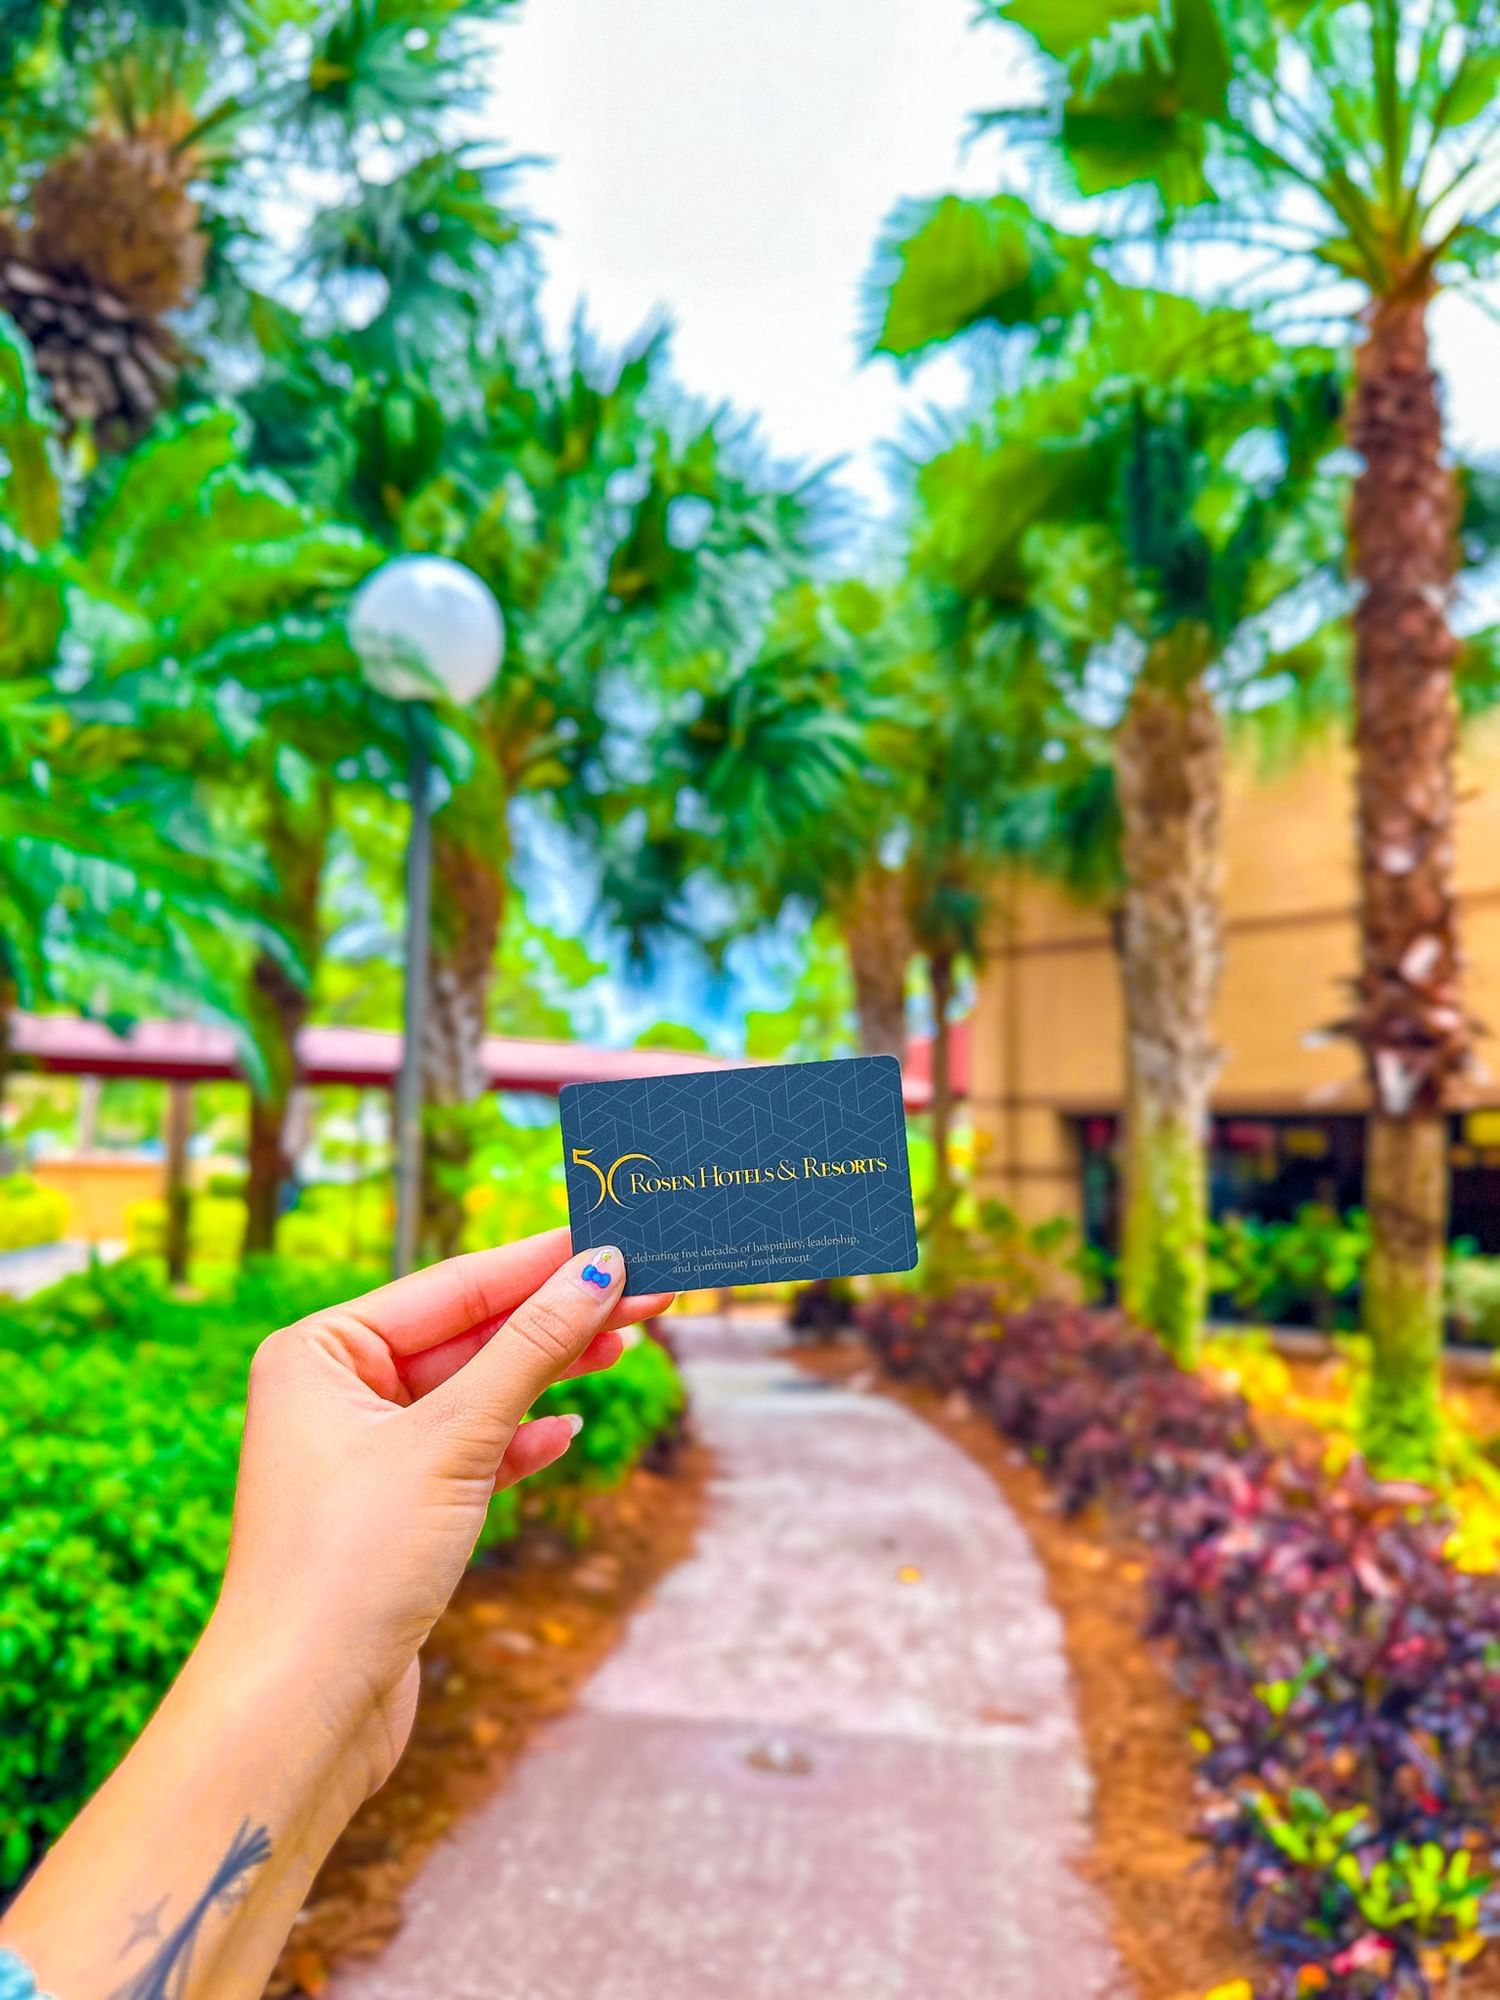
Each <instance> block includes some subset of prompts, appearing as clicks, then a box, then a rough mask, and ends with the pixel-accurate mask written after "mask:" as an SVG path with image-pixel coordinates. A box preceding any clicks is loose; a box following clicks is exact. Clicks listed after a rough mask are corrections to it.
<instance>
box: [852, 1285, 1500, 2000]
mask: <svg viewBox="0 0 1500 2000" xmlns="http://www.w3.org/2000/svg"><path fill="white" fill-rule="evenodd" d="M861 1328H862V1331H863V1334H864V1337H865V1339H866V1340H867V1341H868V1343H869V1345H870V1346H871V1348H872V1349H873V1350H874V1351H875V1352H876V1354H878V1355H879V1356H880V1358H881V1359H882V1360H883V1362H884V1363H885V1365H886V1366H887V1367H888V1368H889V1369H890V1370H891V1371H892V1372H893V1373H895V1374H898V1375H907V1376H915V1377H918V1378H920V1379H922V1380H925V1381H928V1382H931V1383H933V1384H934V1385H936V1386H938V1387H940V1388H942V1389H944V1390H951V1389H952V1388H954V1387H956V1386H964V1387H967V1388H968V1389H969V1391H970V1393H971V1394H972V1396H973V1398H974V1400H975V1402H976V1403H977V1404H978V1405H979V1406H980V1407H982V1408H984V1409H986V1410H987V1411H988V1412H989V1414H990V1416H991V1417H992V1418H993V1420H994V1422H995V1425H996V1427H997V1429H998V1430H999V1431H1000V1432H1001V1433H1002V1434H1003V1435H1004V1436H1005V1437H1007V1438H1010V1439H1012V1440H1013V1441H1014V1442H1015V1443H1017V1444H1018V1445H1020V1446H1021V1447H1022V1448H1023V1449H1024V1450H1025V1451H1026V1452H1027V1454H1028V1455H1029V1456H1030V1457H1031V1458H1032V1459H1033V1461H1034V1462H1035V1463H1036V1464H1037V1465H1039V1466H1040V1467H1041V1469H1042V1471H1043V1472H1044V1473H1045V1474H1046V1476H1047V1477H1048V1479H1049V1480H1051V1481H1052V1482H1053V1484H1054V1485H1055V1486H1056V1488H1057V1491H1058V1495H1059V1499H1060V1502H1061V1505H1062V1507H1063V1509H1064V1511H1065V1512H1067V1513H1076V1512H1078V1511H1080V1510H1081V1509H1083V1508H1084V1507H1087V1506H1088V1505H1089V1504H1090V1503H1092V1502H1096V1501H1097V1502H1101V1503H1102V1504H1104V1505H1105V1506H1107V1507H1109V1508H1110V1509H1112V1510H1114V1511H1116V1512H1117V1513H1122V1514H1123V1515H1124V1517H1125V1519H1126V1521H1127V1522H1128V1525H1129V1526H1130V1528H1131V1529H1132V1531H1133V1532H1134V1533H1135V1534H1136V1535H1137V1536H1138V1537H1139V1538H1140V1540H1141V1541H1142V1542H1143V1543H1144V1544H1145V1545H1146V1547H1147V1550H1148V1554H1149V1564H1148V1573H1149V1589H1150V1604H1151V1610H1150V1617H1149V1624H1148V1631H1149V1633H1150V1634H1151V1635H1152V1636H1155V1637H1159V1638H1162V1639H1165V1640H1167V1641H1169V1642H1170V1647H1171V1653H1172V1658H1173V1662H1174V1667H1175V1671H1176V1673H1177V1676H1178V1678H1179V1680H1180V1682H1181V1683H1182V1685H1183V1686H1184V1688H1185V1689H1186V1691H1187V1693H1188V1694H1189V1696H1190V1698H1191V1700H1192V1702H1193V1704H1194V1707H1195V1709H1196V1711H1197V1715H1198V1718H1199V1721H1200V1724H1201V1742H1202V1744H1203V1745H1204V1748H1203V1750H1202V1757H1201V1764H1200V1772H1201V1777H1202V1779H1203V1782H1204V1787H1205V1792H1206V1797H1207V1804H1206V1808H1205V1813H1204V1831H1205V1833H1206V1834H1207V1835H1208V1837H1209V1838H1210V1839H1211V1841H1212V1843H1213V1845H1214V1847H1215V1848H1216V1850H1217V1851H1218V1852H1219V1853H1220V1855H1221V1856H1222V1857H1223V1858H1224V1860H1225V1863H1226V1865H1227V1868H1228V1870H1229V1873H1230V1877H1231V1884H1232V1893H1233V1896H1234V1900H1235V1904H1236V1908H1237V1910H1238V1912H1239V1913H1240V1915H1241V1917H1242V1918H1243V1919H1244V1920H1246V1921H1247V1922H1248V1923H1249V1924H1250V1925H1251V1927H1252V1929H1253V1931H1254V1933H1255V1935H1256V1937H1257V1939H1258V1941H1259V1943H1260V1945H1261V1947H1262V1949H1263V1951H1264V1953H1265V1954H1266V1956H1267V1958H1268V1959H1269V1960H1270V1962H1271V1963H1272V1964H1273V1966H1274V1967H1275V1968H1276V1970H1275V1971H1274V1973H1273V1975H1272V1979H1271V1982H1270V1983H1269V1984H1267V1985H1266V1986H1264V1988H1263V1992H1262V2000H1294V1996H1298V1995H1304V1994H1306V1993H1309V1992H1312V1991H1317V1992H1320V1993H1323V1994H1326V1995H1327V1996H1329V2000H1398V1996H1426V1995H1428V1994H1430V1993H1432V1992H1434V1991H1435V1990H1437V1986H1436V1985H1435V1982H1441V1981H1442V1980H1444V1979H1445V1977H1446V1970H1447V1968H1448V1967H1449V1966H1450V1965H1456V1964H1458V1963H1462V1962H1463V1961H1464V1960H1466V1959H1467V1958H1469V1957H1471V1956H1473V1955H1474V1954H1475V1953H1476V1952H1477V1951H1478V1949H1479V1948H1480V1946H1481V1944H1482V1941H1483V1939H1484V1937H1485V1936H1486V1935H1487V1934H1489V1933H1490V1932H1491V1931H1494V1930H1500V1894H1497V1892H1496V1890H1495V1888H1494V1886H1493V1874H1494V1870H1495V1864H1496V1862H1497V1861H1500V1832H1497V1826H1496V1809H1497V1806H1500V1587H1497V1584H1496V1581H1495V1580H1494V1579H1492V1578H1489V1577H1478V1576H1469V1575H1464V1574H1462V1573H1461V1572H1460V1571H1458V1570H1457V1569H1455V1568H1454V1567H1453V1565H1452V1564H1451V1563H1450V1562H1448V1560H1447V1559H1446V1557H1445V1556H1444V1554H1443V1542H1444V1538H1445V1535H1446V1532H1447V1530H1446V1526H1445V1524H1444V1522H1443V1520H1442V1518H1441V1516H1440V1514H1439V1513H1438V1512H1437V1511H1436V1510H1435V1508H1434V1506H1433V1504H1432V1501H1431V1496H1430V1495H1428V1494H1427V1493H1426V1492H1425V1491H1423V1490H1422V1489H1420V1488H1416V1487H1405V1486H1396V1485H1390V1484H1380V1483H1378V1482H1376V1481H1375V1480H1373V1479H1371V1478H1370V1477H1369V1476H1368V1474H1367V1473H1366V1472H1365V1471H1364V1469H1363V1468H1362V1466H1360V1465H1359V1463H1358V1462H1355V1463H1354V1464H1352V1465H1351V1466H1350V1467H1348V1468H1347V1469H1346V1470H1345V1471H1344V1472H1343V1473H1341V1474H1340V1475H1339V1476H1337V1477H1329V1476H1327V1475H1326V1474H1325V1473H1324V1472H1323V1470H1322V1468H1321V1466H1320V1465H1319V1464H1318V1463H1316V1462H1315V1461H1314V1460H1312V1459H1311V1458H1303V1457H1300V1456H1298V1455H1296V1454H1277V1453H1274V1452H1272V1451H1271V1450H1270V1449H1269V1448H1268V1447H1267V1445H1266V1444H1265V1442H1264V1441H1263V1440H1262V1439H1261V1438H1260V1437H1259V1435H1258V1434H1257V1431H1256V1427H1255V1423H1254V1420H1253V1417H1252V1415H1251V1412H1250V1409H1249V1407H1248V1406H1247V1404H1246V1403H1245V1402H1244V1400H1243V1399H1242V1398H1241V1397H1240V1396H1238V1395H1236V1394H1233V1393H1231V1392H1229V1391H1227V1390H1226V1389H1224V1388H1222V1387H1221V1386H1219V1385H1217V1384H1216V1383H1214V1382H1212V1381H1210V1380H1208V1379H1206V1378H1204V1377H1201V1376H1197V1375H1192V1374H1188V1373H1185V1372H1184V1371H1183V1370H1182V1369H1180V1368H1178V1367H1177V1365H1176V1364H1175V1363H1174V1362H1173V1361H1172V1360H1171V1358H1170V1357H1169V1356H1168V1355H1167V1353H1166V1352H1165V1350H1164V1349H1163V1348H1162V1347H1161V1345H1160V1344H1159V1343H1158V1342H1157V1341H1156V1340H1154V1339H1153V1338H1152V1337H1151V1336H1150V1335H1149V1334H1146V1333H1144V1332H1142V1331H1141V1330H1140V1329H1139V1328H1137V1327H1135V1326H1133V1325H1131V1324H1130V1322H1129V1321H1127V1320H1126V1319H1125V1318H1123V1317H1122V1316H1121V1315H1120V1314H1118V1313H1111V1312H1099V1311H1092V1310H1087V1309H1084V1308H1081V1307H1070V1306H1065V1305H1056V1304H1053V1305H1043V1306H1037V1307H1033V1308H1031V1309H1030V1310H1028V1311H1026V1312H1022V1313H1016V1314H1012V1315H1009V1316H1007V1317H1005V1318H1004V1319H997V1318H996V1316H995V1314H994V1311H993V1309H992V1307H991V1306H990V1305H989V1301H988V1299H987V1297H986V1295H985V1294H984V1293H983V1292H982V1291H981V1290H980V1289H979V1288H974V1289H972V1290H970V1291H968V1292H965V1293H959V1294H956V1295H955V1296H954V1297H952V1298H951V1299H945V1300H942V1301H928V1300H922V1299H920V1298H915V1297H913V1296H912V1295H910V1294H904V1295H899V1296H898V1295H891V1296H889V1297H884V1298H879V1299H876V1300H874V1301H872V1302H869V1303H867V1304H866V1305H865V1306H864V1307H863V1308H862V1309H861Z"/></svg>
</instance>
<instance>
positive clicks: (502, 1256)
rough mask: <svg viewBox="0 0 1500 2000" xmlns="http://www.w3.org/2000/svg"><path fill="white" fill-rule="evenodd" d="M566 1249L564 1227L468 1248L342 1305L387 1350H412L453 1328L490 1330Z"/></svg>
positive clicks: (435, 1342)
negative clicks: (516, 1240)
mask: <svg viewBox="0 0 1500 2000" xmlns="http://www.w3.org/2000/svg"><path fill="white" fill-rule="evenodd" d="M572 1254H573V1250H572V1243H571V1239H570V1237H569V1233H568V1231H567V1230H566V1229H544V1230H543V1231H542V1233H541V1234H540V1235H539V1236H523V1237H522V1239H521V1241H520V1242H519V1243H503V1244H501V1245H499V1246H498V1247H497V1248H496V1249H494V1250H470V1251H467V1252H466V1253H465V1254H464V1255H463V1256H461V1257H450V1258H448V1259H447V1261H446V1262H445V1263H442V1264H432V1265H429V1266H428V1268H427V1269H426V1270H425V1271H413V1272H412V1273H411V1274H410V1275H409V1276H408V1277H405V1278H396V1279H394V1280H393V1281H392V1283H390V1284H389V1285H381V1286H379V1287H377V1289H376V1290H375V1291H373V1292H365V1293H364V1294H363V1295H362V1296H361V1297H359V1298H357V1299H351V1300H350V1301H349V1303H348V1305H347V1306H346V1307H345V1308H344V1310H345V1311H346V1312H349V1313H352V1314H354V1315H355V1317H356V1318H357V1319H358V1320H359V1321H360V1323H361V1324H362V1325H363V1326H366V1327H368V1328H369V1330H370V1332H371V1333H373V1334H375V1335H376V1336H377V1337H378V1338H379V1339H381V1340H383V1341H384V1342H385V1344H386V1346H387V1347H388V1348H389V1349H390V1350H391V1352H392V1354H420V1353H422V1352H424V1351H425V1350H426V1349H427V1348H429V1347H439V1346H441V1345H442V1343H443V1342H444V1341H445V1340H452V1339H454V1338H455V1336H456V1335H458V1334H464V1333H486V1334H487V1333H491V1332H493V1331H494V1328H495V1326H496V1324H497V1323H498V1322H499V1321H500V1320H502V1319H503V1318H504V1317H505V1316H506V1314H507V1313H510V1312H513V1311H514V1310H515V1308H516V1307H517V1306H518V1305H519V1304H520V1303H521V1301H522V1299H529V1298H530V1297H531V1295H532V1293H533V1292H534V1291H535V1290H536V1289H537V1287H538V1286H539V1285H542V1284H544V1283H545V1282H546V1280H547V1279H548V1278H550V1277H551V1276H552V1273H553V1272H554V1271H556V1270H557V1269H558V1268H559V1267H560V1266H561V1265H563V1264H565V1263H566V1262H567V1261H568V1258H569V1257H570V1256H571V1255H572Z"/></svg>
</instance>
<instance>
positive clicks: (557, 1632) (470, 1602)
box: [266, 1444, 708, 2000]
mask: <svg viewBox="0 0 1500 2000" xmlns="http://www.w3.org/2000/svg"><path fill="white" fill-rule="evenodd" d="M707 1464H708V1461H707V1454H706V1452H705V1451H704V1449H703V1447H702V1446H700V1445H696V1444H687V1445H686V1446H684V1447H683V1448H682V1449H681V1450H680V1451H679V1452H677V1453H676V1455H675V1458H674V1463H673V1466H672V1470H671V1472H670V1474H666V1475H664V1474H662V1473H659V1472H653V1471H647V1470H646V1469H645V1468H644V1467H637V1469H636V1470H635V1471H634V1472H633V1473H632V1474H631V1476H630V1478H629V1479H627V1480H626V1482H625V1483H624V1485H623V1486H620V1487H619V1488H617V1489H616V1490H615V1491H614V1492H612V1493H601V1494H594V1495H591V1496H589V1497H588V1498H587V1499H586V1500H585V1501H584V1503H583V1514H584V1519H585V1526H584V1530H583V1532H582V1533H581V1534H580V1535H579V1536H578V1537H577V1538H575V1537H573V1536H570V1535H565V1534H563V1533H562V1532H561V1531H559V1530H558V1529H557V1528H555V1527H550V1526H548V1525H547V1524H546V1523H544V1522H541V1521H532V1522H529V1523H528V1524H527V1526H526V1528H525V1529H524V1530H523V1532H522V1534H521V1536H520V1538H519V1540H518V1541H516V1542H515V1543H513V1544H511V1545H509V1546H508V1547H506V1548H505V1549H503V1550H502V1551H500V1552H499V1560H497V1561H496V1562H495V1563H493V1564H492V1565H488V1566H486V1567H482V1568H476V1569H473V1570H470V1571H469V1573H468V1575H467V1576H466V1577H465V1578H464V1580H463V1582H462V1583H461V1584H460V1585H459V1588H458V1591H457V1593H456V1594H455V1596H454V1599H453V1602H452V1603H451V1604H450V1605H449V1607H448V1609H447V1611H445V1612H444V1614H443V1616H442V1618H441V1619H440V1620H439V1621H438V1624H437V1626H436V1627H435V1629H434V1631H433V1634H432V1637H431V1639H430V1640H429V1641H428V1644H427V1647H426V1650H425V1651H424V1653H423V1656H422V1699H421V1704H420V1706H419V1708H418V1711H417V1721H416V1727H415V1728H414V1730H413V1731H412V1738H411V1741H410V1743H409V1744H408V1745H407V1748H406V1751H405V1753H404V1755H403V1756H402V1759H401V1762H400V1763H399V1764H398V1765H397V1767H396V1770H395V1772H394V1773H393V1775H392V1776H391V1777H390V1779H389V1780H388V1781H387V1782H386V1784H385V1785H384V1786H382V1788H381V1789H380V1790H379V1791H378V1792H377V1793H376V1794H375V1795H374V1797H373V1798H370V1799H368V1800H366V1802H365V1804H364V1805H363V1806H362V1807H361V1808H360V1810H359V1812H358V1813H357V1814H356V1815H355V1817H354V1819H353V1821H352V1822H351V1824H350V1825H349V1827H348V1829H347V1830H346V1832H345V1833H344V1834H343V1836H342V1838H341V1839H340V1840H339V1842H338V1844H337V1845H336V1846H335V1848H334V1850H333V1852H332V1854H330V1856H329V1857H328V1860H327V1861H326V1862H325V1863H324V1866H323V1868H322V1869H321V1871H320V1872H319V1875H318V1878H317V1880H316V1882H314V1884H313V1887H312V1892H311V1894H310V1895H309V1897H308V1900H307V1903H306V1904H305V1906H304V1907H303V1909H302V1911H301V1913H300V1915H299V1916H298V1918H297V1921H296V1924H295V1926H294V1927H293V1930H292V1935H291V1938H290V1939H289V1941H288V1943H287V1947H286V1950H285V1951H284V1952H283V1953H282V1956H281V1961H280V1963H279V1964H278V1966H277V1968H276V1971H275V1973H274V1974H273V1976H272V1979H271V1982H270V1984H269V1986H268V1987H267V1988H266V1994H267V2000H291V1996H295V1995H311V1996H316V1995H317V1994H319V1993H321V1992H322V1991H323V1990H324V1989H325V1987H326V1986H327V1984H328V1979H329V1973H330V1970H331V1968H332V1967H333V1966H334V1965H335V1964H336V1963H337V1962H338V1961H339V1960H341V1959H345V1958H359V1957H368V1956H371V1955H373V1954H374V1953H376V1952H378V1951H379V1950H380V1948H381V1947H382V1946H383V1945H384V1944H385V1943H386V1942H387V1941H388V1940H389V1939H390V1938H391V1937H392V1936H393V1935H394V1934H395V1932H396V1931H397V1930H398V1929H399V1928H400V1924H401V1914H402V1898H403V1895H404V1892H405V1890H406V1888H407V1886H408V1884H409V1883H410V1882H411V1881H412V1879H413V1878H414V1877H415V1875H416V1874H417V1871H418V1870H419V1868H420V1867H421V1865H422V1862H423V1861H424V1860H425V1858H426V1856H427V1854H428V1853H429V1851H430V1850H431V1848H432V1847H433V1845H434V1844H435V1843H436V1842H437V1841H438V1840H439V1839H440V1838H441V1837H442V1835H443V1833H444V1832H445V1831H446V1830H447V1828H448V1827H450V1826H451V1825H452V1824H453V1822H454V1821H455V1820H457V1819H458V1818H460V1817H461V1816H462V1815H463V1814H464V1813H466V1812H468V1811H470V1810H472V1809H473V1808H474V1807H475V1806H477V1805H479V1804H480V1803H481V1802H482V1801H483V1800H485V1799H486V1798H488V1797H489V1796H490V1794H491V1793H492V1792H493V1791H494V1789H495V1787H496V1786H497V1785H498V1784H500V1783H501V1782H502V1780H503V1779H504V1777H505V1774H506V1771H507V1770H508V1768H509V1766H510V1764H511V1763H512V1761H513V1760H514V1759H515V1757H516V1756H517V1754H518V1753H519V1751H520V1750H521V1749H522V1748H523V1746H524V1745H525V1743H526V1740H527V1738H528V1737H529V1736H530V1734H531V1732H532V1730H533V1729H534V1728H535V1726H536V1724H537V1723H538V1722H540V1721H542V1720H543V1719H544V1718H545V1717H547V1716H553V1715H558V1714H560V1713H561V1712H562V1711H563V1710H564V1709H566V1708H568V1707H569V1706H570V1704H571V1702H572V1700H573V1697H574V1695H575V1694H576V1693H577V1691H578V1689H579V1687H580V1686H581V1685H582V1683H583V1682H584V1681H585V1680H586V1679H587V1678H588V1676H589V1675H590V1674H591V1673H592V1671H593V1670H594V1668H595V1667H596V1666H597V1665H598V1664H599V1662H600V1661H601V1660H602V1659H603V1658H604V1656H605V1654H606V1653H608V1652H609V1651H610V1649H611V1648H612V1647H613V1646H614V1644H615V1642H616V1641H617V1639H618V1638H619V1636H620V1632H621V1630H622V1628H623V1626H624V1624H625V1621H626V1619H627V1618H628V1617H629V1616H630V1614H631V1613H632V1612H633V1611H635V1610H636V1609H637V1607H638V1606H639V1605H640V1604H641V1603H642V1602H643V1601H644V1600H645V1599H646V1598H647V1597H649V1595H650V1592H651V1590H652V1588H653V1587H654V1586H655V1584H656V1583H657V1582H658V1580H659V1579H660V1578H661V1577H662V1576H664V1575H665V1574H666V1572H667V1571H668V1570H669V1569H671V1568H672V1567H673V1566H674V1565H675V1564H677V1563H679V1562H681V1561H682V1559H683V1557H684V1556H686V1555H687V1554H688V1552H689V1550H690V1549H691V1547H692V1544H693V1539H694V1537H695V1535H696V1534H697V1530H698V1522H699V1519H700V1516H701V1513H702V1504H703V1494H704V1488H705V1482H706V1478H707Z"/></svg>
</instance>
